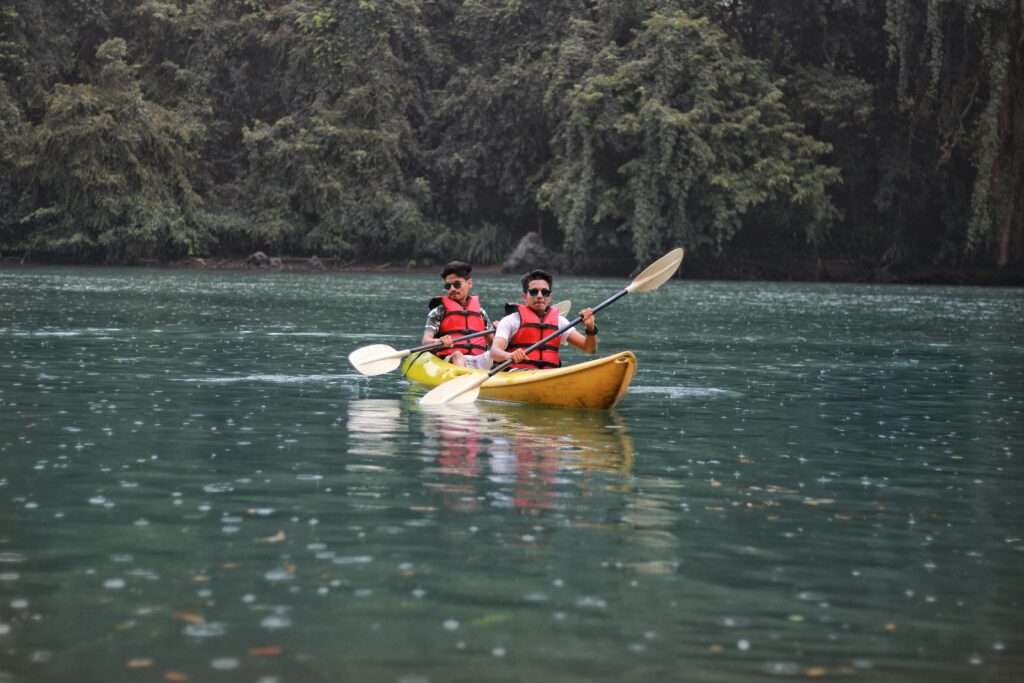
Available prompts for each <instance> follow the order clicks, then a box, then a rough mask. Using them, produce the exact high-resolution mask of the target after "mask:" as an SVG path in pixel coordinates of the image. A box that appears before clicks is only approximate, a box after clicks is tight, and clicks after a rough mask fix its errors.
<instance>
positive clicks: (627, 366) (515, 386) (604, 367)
mask: <svg viewBox="0 0 1024 683" xmlns="http://www.w3.org/2000/svg"><path fill="white" fill-rule="evenodd" d="M635 373H636V356H634V355H633V354H632V353H631V352H629V351H623V352H622V353H617V354H615V355H613V356H606V357H604V358H598V359H597V360H592V361H588V362H586V363H579V364H577V365H568V366H565V367H561V368H555V369H552V370H520V371H517V372H499V373H498V374H496V375H495V376H494V377H491V378H490V379H489V380H487V381H486V382H484V384H483V386H481V387H480V396H481V398H488V399H493V400H495V401H515V402H519V403H543V404H547V405H555V406H565V407H568V408H612V407H614V406H615V404H616V403H618V402H619V400H620V399H621V398H622V397H623V396H624V395H625V394H626V390H627V389H628V388H629V383H630V381H632V379H633V375H634V374H635ZM402 374H403V375H405V377H406V378H407V379H408V380H409V381H411V382H418V383H420V384H425V385H427V386H430V387H436V386H437V385H439V384H443V383H444V382H447V381H448V380H450V379H454V378H455V377H459V376H461V375H469V374H484V371H483V370H470V369H467V368H460V367H458V366H455V365H452V364H451V363H448V362H447V361H444V360H442V359H440V358H438V357H437V356H435V355H434V354H432V353H421V354H418V355H415V356H410V357H409V358H406V360H405V362H404V363H402Z"/></svg>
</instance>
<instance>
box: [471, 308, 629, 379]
mask: <svg viewBox="0 0 1024 683" xmlns="http://www.w3.org/2000/svg"><path fill="white" fill-rule="evenodd" d="M627 294H629V289H624V290H622V291H621V292H619V293H618V294H615V295H614V296H611V297H609V298H607V299H605V300H604V301H602V302H601V303H599V304H598V305H596V306H594V307H593V308H592V309H590V310H591V311H592V312H593V313H597V312H598V311H600V310H601V309H602V308H604V307H605V306H610V305H612V304H613V303H615V302H616V301H618V300H619V299H621V298H622V297H624V296H626V295H627ZM581 322H583V316H582V315H578V316H576V317H575V318H574V319H573V321H572V322H571V323H569V324H568V325H565V326H564V327H560V328H558V329H557V330H555V331H554V332H552V333H551V334H549V335H548V336H546V337H544V338H543V339H541V340H540V341H539V342H536V343H534V344H531V345H530V346H527V347H526V348H525V349H523V353H530V351H534V350H536V349H538V348H540V347H541V346H543V345H544V344H547V343H548V342H549V341H551V340H552V339H554V338H555V337H557V336H558V335H560V334H563V333H564V332H565V331H566V330H569V329H572V328H573V327H576V326H577V325H579V324H580V323H581ZM510 365H512V359H511V358H509V359H508V360H506V361H505V362H504V363H501V364H500V365H496V366H494V367H493V368H491V370H490V372H488V373H487V376H488V377H494V376H495V375H496V374H498V373H499V372H501V371H502V370H504V369H505V368H507V367H508V366H510Z"/></svg>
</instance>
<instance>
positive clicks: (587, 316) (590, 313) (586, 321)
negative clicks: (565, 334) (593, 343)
mask: <svg viewBox="0 0 1024 683" xmlns="http://www.w3.org/2000/svg"><path fill="white" fill-rule="evenodd" d="M580 317H581V318H583V326H584V327H586V328H587V329H588V330H591V331H593V330H594V328H595V327H596V326H597V321H596V320H594V309H592V308H584V309H583V310H582V311H580Z"/></svg>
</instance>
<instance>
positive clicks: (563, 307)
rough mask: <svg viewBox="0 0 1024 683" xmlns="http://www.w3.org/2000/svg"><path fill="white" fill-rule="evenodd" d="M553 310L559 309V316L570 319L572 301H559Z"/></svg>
mask: <svg viewBox="0 0 1024 683" xmlns="http://www.w3.org/2000/svg"><path fill="white" fill-rule="evenodd" d="M551 308H557V309H558V315H561V316H565V317H566V318H568V317H569V311H571V310H572V301H570V300H569V299H566V300H565V301H559V302H558V303H557V304H555V305H554V306H552V307H551Z"/></svg>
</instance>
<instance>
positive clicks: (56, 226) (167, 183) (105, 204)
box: [11, 38, 203, 262]
mask: <svg viewBox="0 0 1024 683" xmlns="http://www.w3.org/2000/svg"><path fill="white" fill-rule="evenodd" d="M126 51H127V47H126V43H125V41H124V40H122V39H120V38H114V39H111V40H109V41H106V42H105V43H103V44H102V45H101V46H100V47H99V49H98V50H97V59H98V60H99V62H100V63H101V64H102V66H101V68H100V71H99V74H98V77H97V82H96V83H95V84H81V85H58V86H57V87H56V88H55V90H54V92H53V94H52V95H51V96H50V97H49V98H48V100H47V103H46V107H45V115H44V117H43V120H42V122H41V123H40V124H39V125H38V126H35V127H34V130H33V133H32V135H33V142H34V145H35V148H36V149H35V154H34V156H33V159H32V163H30V164H28V168H27V173H28V175H29V178H30V181H31V185H30V189H29V191H30V192H31V194H32V196H33V198H34V202H33V204H34V207H35V208H34V209H33V210H32V211H31V212H29V213H27V214H26V215H24V216H22V217H21V221H20V222H21V223H22V225H23V226H25V228H26V230H25V231H24V232H23V233H22V234H21V235H20V236H19V238H20V239H19V241H18V242H16V243H15V244H13V245H11V246H13V248H15V249H25V250H29V251H31V252H34V253H40V254H48V255H50V256H52V257H55V258H59V259H64V260H77V261H90V260H97V259H102V260H104V261H107V262H130V261H134V260H137V259H141V258H167V257H173V256H176V255H180V254H184V253H187V252H188V251H190V250H191V249H193V248H195V247H196V246H197V244H198V243H199V241H200V234H201V231H202V220H203V202H202V200H201V198H200V197H199V196H198V195H197V194H196V192H195V191H194V189H193V184H192V178H193V177H194V176H196V175H197V174H198V166H197V160H196V158H195V155H194V153H193V151H192V149H191V146H192V138H193V136H194V135H195V132H196V127H195V125H194V124H191V123H190V122H189V121H187V120H184V119H183V118H182V117H179V116H177V115H175V114H174V113H173V112H171V111H168V110H166V109H163V108H162V107H160V106H158V105H155V104H153V103H151V102H147V101H146V100H145V99H144V98H143V97H142V96H141V93H140V90H139V84H138V82H137V80H136V79H135V75H134V73H133V72H132V69H131V67H130V66H129V65H127V64H126V63H125V62H124V57H125V54H126Z"/></svg>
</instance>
